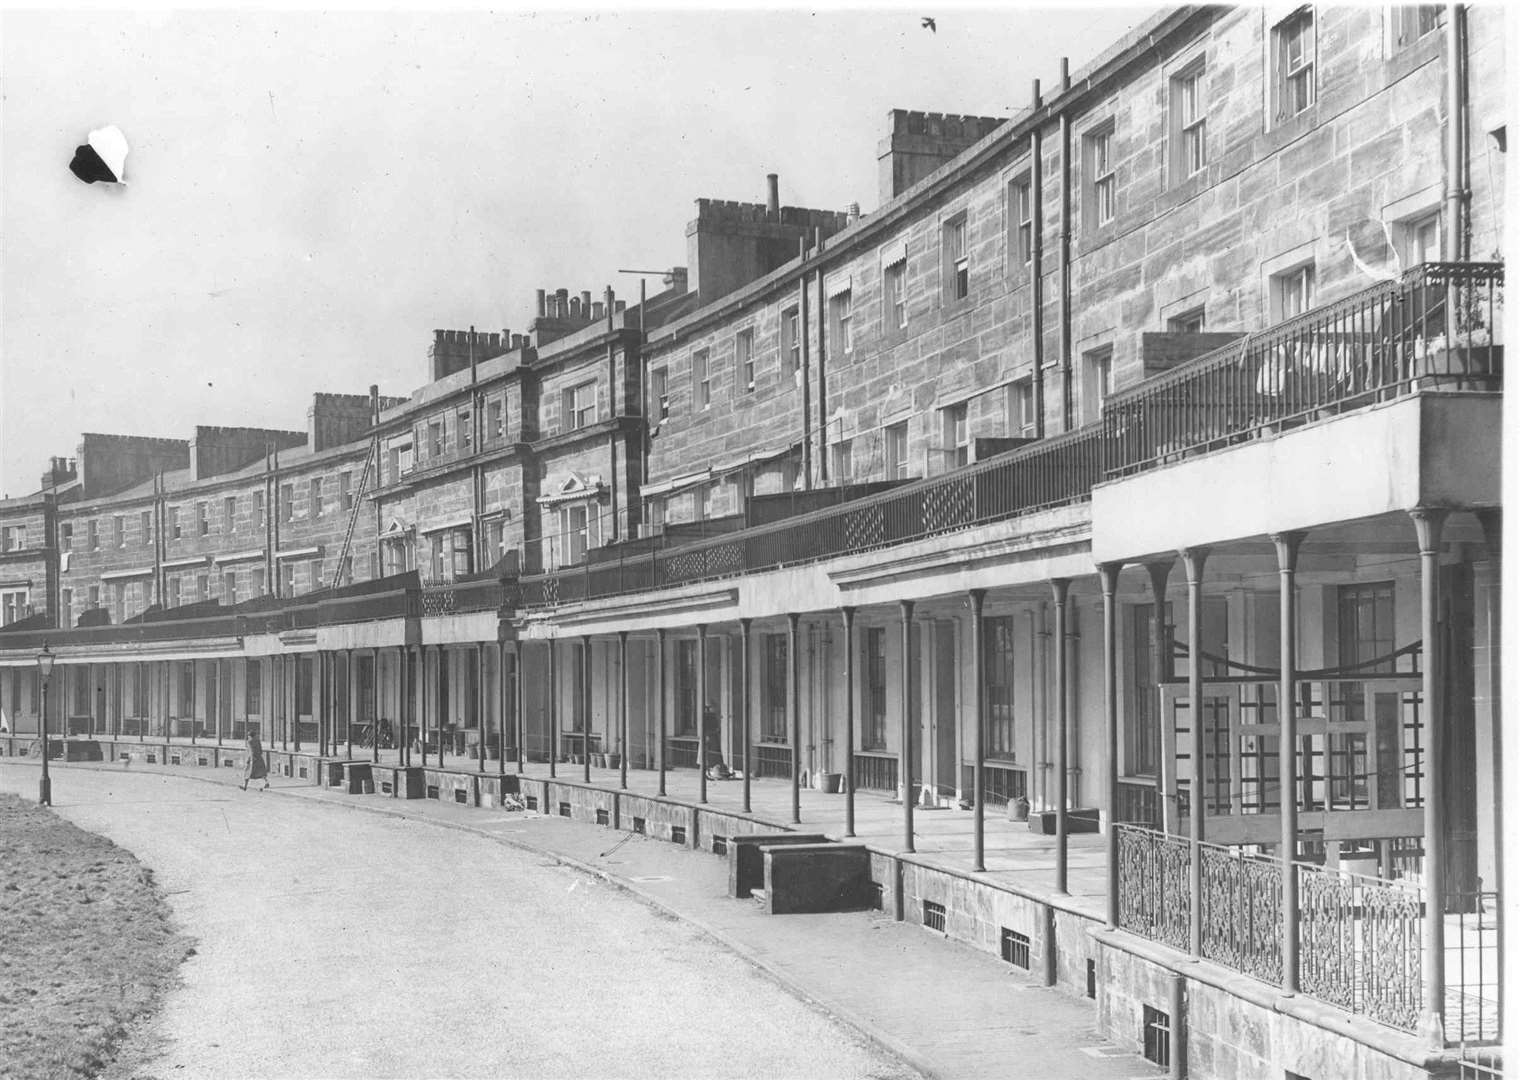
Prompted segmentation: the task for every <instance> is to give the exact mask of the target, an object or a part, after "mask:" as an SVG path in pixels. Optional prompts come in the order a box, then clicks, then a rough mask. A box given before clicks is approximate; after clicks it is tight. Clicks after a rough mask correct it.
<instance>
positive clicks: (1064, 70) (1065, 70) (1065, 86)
mask: <svg viewBox="0 0 1519 1080" xmlns="http://www.w3.org/2000/svg"><path fill="white" fill-rule="evenodd" d="M1070 88H1071V58H1070V57H1069V56H1062V57H1061V58H1060V90H1061V93H1064V92H1065V91H1067V90H1069V89H1070Z"/></svg>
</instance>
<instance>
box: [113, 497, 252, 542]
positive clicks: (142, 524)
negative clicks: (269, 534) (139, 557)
mask: <svg viewBox="0 0 1519 1080" xmlns="http://www.w3.org/2000/svg"><path fill="white" fill-rule="evenodd" d="M259 498H260V499H262V498H263V496H262V495H260V496H259ZM138 517H139V518H140V520H139V522H138V528H139V529H140V530H141V532H142V546H143V547H152V546H153V511H151V510H144V511H143V512H142V513H141V514H140V515H138ZM263 524H264V517H263V514H262V513H260V514H259V519H258V525H259V527H260V528H262V527H263Z"/></svg>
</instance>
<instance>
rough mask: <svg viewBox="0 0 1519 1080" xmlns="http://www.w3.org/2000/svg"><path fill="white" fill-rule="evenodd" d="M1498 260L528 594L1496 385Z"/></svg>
mask: <svg viewBox="0 0 1519 1080" xmlns="http://www.w3.org/2000/svg"><path fill="white" fill-rule="evenodd" d="M1502 288H1503V264H1502V263H1427V264H1424V265H1421V266H1418V267H1415V268H1414V269H1412V270H1410V271H1409V272H1408V273H1406V274H1404V275H1403V276H1402V277H1401V278H1399V279H1397V280H1395V281H1388V282H1382V283H1380V284H1377V285H1374V286H1372V287H1370V288H1368V289H1363V290H1361V291H1360V292H1357V293H1354V294H1353V295H1351V296H1347V297H1345V298H1344V299H1342V300H1339V301H1336V302H1335V303H1333V304H1329V305H1326V306H1324V307H1321V308H1316V309H1314V310H1313V311H1309V312H1306V313H1305V314H1303V315H1299V316H1297V317H1295V318H1292V319H1289V320H1287V321H1286V322H1283V323H1280V324H1278V325H1276V326H1273V327H1271V328H1270V329H1268V330H1265V331H1262V332H1259V333H1256V334H1250V335H1247V336H1246V337H1245V338H1243V339H1242V340H1240V341H1238V342H1235V343H1232V344H1230V345H1228V346H1225V347H1224V348H1221V349H1217V350H1214V351H1213V352H1211V353H1207V354H1205V355H1203V356H1201V357H1198V358H1197V359H1196V360H1192V361H1188V362H1186V363H1184V364H1180V365H1178V366H1177V367H1175V368H1173V369H1172V370H1171V371H1169V372H1167V373H1166V374H1164V375H1162V376H1159V377H1157V378H1154V379H1149V380H1146V381H1145V382H1144V383H1142V384H1140V385H1139V386H1136V387H1134V388H1132V389H1130V390H1125V391H1120V392H1118V393H1116V394H1113V395H1112V396H1111V397H1109V398H1108V399H1107V401H1106V402H1105V403H1104V405H1103V417H1102V419H1101V421H1099V422H1098V423H1096V424H1092V425H1089V426H1087V427H1084V428H1081V429H1078V430H1076V431H1072V432H1068V433H1066V434H1064V435H1059V436H1055V437H1053V438H1049V439H1042V440H1040V441H1039V442H1037V443H1034V444H1032V445H1029V446H1025V447H1021V448H1019V449H1015V450H1011V451H1009V452H1008V453H1005V454H1000V455H997V456H996V457H993V458H990V459H988V460H987V461H984V462H979V463H977V464H975V465H971V466H969V467H967V468H961V469H956V470H954V471H952V472H948V473H945V474H943V475H940V476H933V477H930V478H928V479H924V480H919V481H916V482H914V483H910V484H904V485H902V486H901V487H897V488H894V489H892V490H891V491H889V492H884V493H881V494H879V495H872V496H867V497H865V498H862V499H858V500H855V501H852V502H849V503H846V504H844V505H842V506H837V507H830V508H828V509H825V510H819V511H815V512H813V513H809V514H802V515H799V516H796V517H791V518H787V519H785V520H783V521H779V522H776V523H774V524H772V525H765V526H760V527H757V528H752V529H745V530H743V531H740V532H734V533H728V534H725V535H722V536H718V537H715V538H713V539H711V540H706V541H700V542H698V543H694V544H688V545H685V546H682V547H678V548H662V549H655V550H642V549H639V550H636V551H634V552H633V553H632V554H627V555H624V554H621V553H619V554H618V555H616V556H615V557H613V558H610V559H607V560H604V561H601V562H596V563H591V562H587V563H586V564H585V565H582V566H577V567H571V568H565V569H562V570H559V571H556V572H553V573H547V574H540V575H535V576H531V577H525V578H523V579H522V582H521V585H522V596H521V600H522V603H523V604H524V605H525V606H543V605H552V604H561V603H565V602H567V601H575V600H586V599H594V598H597V597H602V596H611V595H616V594H619V593H629V592H638V591H641V590H647V589H656V588H665V587H670V586H677V585H683V584H688V583H692V582H700V581H709V580H715V579H721V578H725V577H731V576H734V575H738V574H743V573H749V572H753V571H758V570H766V569H773V568H776V567H780V566H787V565H793V564H799V563H809V562H817V561H819V560H822V559H827V558H833V557H835V556H838V555H843V554H851V553H855V552H863V551H870V550H873V549H875V548H880V547H886V546H889V545H893V544H901V543H906V542H908V541H912V540H918V539H922V538H925V537H930V536H936V535H939V534H942V533H945V532H950V531H953V530H956V529H963V528H968V527H971V526H975V525H980V524H985V523H988V522H991V521H997V520H1001V519H1004V518H1008V517H1012V516H1014V515H1017V514H1023V513H1028V512H1030V511H1033V510H1038V509H1041V508H1045V507H1051V506H1059V505H1065V504H1070V503H1076V502H1081V501H1084V500H1086V499H1088V498H1090V496H1091V489H1092V487H1093V485H1094V484H1097V483H1099V482H1101V481H1102V480H1105V479H1109V478H1113V477H1121V476H1124V475H1127V474H1130V473H1134V472H1139V471H1143V470H1146V469H1150V468H1154V467H1156V466H1159V465H1162V464H1165V463H1168V462H1170V461H1173V460H1179V459H1180V458H1182V457H1189V456H1194V455H1198V454H1204V453H1208V452H1211V451H1213V450H1216V449H1219V448H1220V447H1223V446H1227V445H1229V444H1231V443H1235V442H1239V441H1241V440H1245V439H1249V438H1253V437H1255V436H1258V435H1260V434H1263V433H1266V432H1270V431H1279V430H1282V429H1283V428H1287V427H1291V426H1293V425H1295V424H1301V423H1306V422H1308V421H1309V420H1312V419H1317V418H1319V417H1322V416H1328V415H1333V414H1334V413H1337V412H1342V411H1345V410H1349V409H1353V408H1359V407H1361V406H1363V405H1366V404H1370V403H1372V402H1375V401H1380V400H1384V399H1388V398H1392V397H1396V396H1399V395H1402V394H1406V393H1410V392H1413V391H1415V390H1418V389H1421V388H1423V387H1427V386H1428V387H1453V388H1459V389H1482V390H1497V389H1500V388H1501V385H1502V373H1503V347H1502V344H1501V342H1500V341H1499V335H1498V329H1499V325H1500V323H1501V311H1500V308H1501V305H1502Z"/></svg>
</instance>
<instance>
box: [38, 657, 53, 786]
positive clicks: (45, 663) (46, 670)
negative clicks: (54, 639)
mask: <svg viewBox="0 0 1519 1080" xmlns="http://www.w3.org/2000/svg"><path fill="white" fill-rule="evenodd" d="M53 659H54V657H53V653H52V651H51V650H50V649H49V648H48V647H47V642H45V641H44V642H43V643H42V651H41V652H40V653H38V654H37V674H38V675H40V676H41V677H42V711H41V718H42V779H41V781H39V782H38V785H37V804H38V805H39V806H52V805H53V781H52V779H51V778H50V777H49V776H48V774H47V759H48V757H49V754H48V746H47V683H48V679H50V678H52V675H53Z"/></svg>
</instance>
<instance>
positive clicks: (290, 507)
mask: <svg viewBox="0 0 1519 1080" xmlns="http://www.w3.org/2000/svg"><path fill="white" fill-rule="evenodd" d="M175 517H176V518H177V517H178V515H177V514H176V515H175ZM280 520H281V521H294V520H295V485H294V484H281V485H280ZM174 535H175V536H176V537H178V536H179V522H178V521H177V520H176V521H175V523H174Z"/></svg>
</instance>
